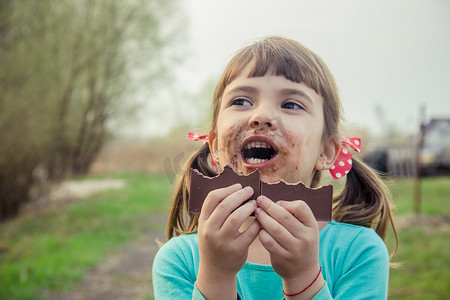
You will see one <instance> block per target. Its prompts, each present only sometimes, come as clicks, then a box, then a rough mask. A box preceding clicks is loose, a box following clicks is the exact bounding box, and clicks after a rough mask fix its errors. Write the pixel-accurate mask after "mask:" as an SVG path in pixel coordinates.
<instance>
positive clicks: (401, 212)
mask: <svg viewBox="0 0 450 300" xmlns="http://www.w3.org/2000/svg"><path fill="white" fill-rule="evenodd" d="M389 186H390V189H391V191H392V194H393V198H394V204H395V207H396V213H395V216H396V218H397V219H399V223H400V220H401V218H405V217H406V218H408V217H409V218H408V220H409V219H411V224H409V225H407V226H405V227H404V228H403V229H402V230H400V232H399V239H400V244H399V250H398V253H397V255H396V256H395V258H394V261H395V262H399V263H400V264H401V265H400V267H398V268H394V269H391V274H390V285H389V299H448V297H449V295H450V251H449V249H450V229H449V226H450V223H449V220H450V205H449V204H450V177H441V178H425V179H423V181H422V183H421V187H422V205H421V208H422V209H421V211H422V215H423V216H424V218H423V219H424V221H420V219H415V218H414V216H411V214H412V213H413V211H414V204H413V190H414V182H413V180H412V179H406V180H405V179H403V180H395V181H391V182H390V183H389ZM436 219H438V220H441V221H440V222H435V223H433V220H436ZM445 220H446V221H445ZM389 242H390V244H391V245H392V238H390V239H389Z"/></svg>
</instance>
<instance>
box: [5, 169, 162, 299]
mask: <svg viewBox="0 0 450 300" xmlns="http://www.w3.org/2000/svg"><path fill="white" fill-rule="evenodd" d="M96 178H97V179H98V178H99V177H96ZM100 178H101V177H100ZM115 178H120V179H123V180H125V181H126V182H127V186H126V187H125V188H123V189H120V190H110V191H105V192H102V193H99V194H96V195H94V196H92V197H89V198H87V199H84V200H82V201H77V202H75V203H72V204H69V205H66V206H64V207H63V208H61V207H59V208H58V209H53V210H49V211H47V212H45V213H43V214H41V215H39V217H36V216H33V215H28V216H24V217H21V218H18V219H16V220H13V221H10V222H8V223H5V224H1V225H0V249H2V252H3V253H2V254H1V256H0V278H1V280H0V299H39V298H38V297H37V295H38V291H40V290H47V289H50V290H59V291H64V290H69V289H70V288H72V287H73V286H74V284H75V283H76V282H77V281H78V280H80V279H82V278H83V276H84V274H85V273H86V271H87V270H89V269H91V268H92V267H94V266H95V265H97V264H98V263H99V262H100V261H101V259H102V258H103V257H104V255H105V254H107V253H108V252H110V251H111V250H113V249H115V248H117V247H119V246H121V245H123V244H124V243H125V242H126V241H128V240H130V239H132V238H133V237H136V236H137V235H138V234H139V233H140V232H142V231H143V230H145V229H146V228H144V225H142V224H144V219H145V218H148V217H149V215H150V213H152V212H155V211H160V212H162V211H164V212H166V211H167V207H168V204H169V203H168V199H169V197H168V195H169V189H170V187H169V183H168V181H167V179H166V178H165V177H163V176H148V175H121V176H116V177H115ZM147 223H148V222H147ZM161 226H162V228H163V227H164V224H161ZM147 229H148V228H147Z"/></svg>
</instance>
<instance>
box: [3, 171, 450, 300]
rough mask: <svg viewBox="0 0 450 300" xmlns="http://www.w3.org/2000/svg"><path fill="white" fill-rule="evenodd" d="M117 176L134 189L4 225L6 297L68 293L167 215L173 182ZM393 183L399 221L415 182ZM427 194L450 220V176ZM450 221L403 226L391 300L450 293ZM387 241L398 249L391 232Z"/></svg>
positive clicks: (428, 209) (435, 210) (428, 203)
mask: <svg viewBox="0 0 450 300" xmlns="http://www.w3.org/2000/svg"><path fill="white" fill-rule="evenodd" d="M90 178H93V177H90ZM95 178H99V177H95ZM114 178H120V179H123V180H125V181H126V182H127V186H126V187H125V188H123V189H120V190H111V191H105V192H102V193H100V194H96V195H95V196H93V197H90V198H87V199H84V200H81V201H77V202H74V203H72V204H68V205H65V206H64V207H63V208H61V207H60V208H58V209H53V210H49V211H47V212H45V213H43V214H41V215H39V217H33V216H31V215H30V216H27V217H21V218H18V219H16V220H13V221H10V222H8V223H5V224H1V225H0V299H39V298H37V297H36V295H37V294H38V293H37V292H38V291H40V290H48V289H53V290H69V289H70V288H72V287H73V286H74V284H75V283H76V282H77V281H78V280H80V279H81V278H83V276H84V275H85V273H86V272H87V271H88V270H89V269H91V268H92V267H94V266H95V265H97V264H98V263H99V262H100V261H101V259H102V258H103V257H104V256H105V255H106V254H107V253H109V252H110V251H112V250H114V249H116V248H118V247H120V246H122V245H123V244H124V243H125V242H127V241H128V240H130V239H132V238H133V237H136V236H137V235H138V234H139V233H140V232H142V231H144V230H146V229H148V228H145V226H147V225H143V224H144V223H145V222H143V220H144V219H145V218H147V217H148V216H149V214H151V213H152V212H154V211H159V212H163V211H164V212H167V209H168V206H169V198H170V197H169V195H170V184H169V181H168V179H167V178H166V177H165V176H150V175H120V176H114ZM389 187H390V189H391V191H392V194H393V197H394V204H395V206H396V213H395V215H396V218H398V219H401V218H404V217H405V216H409V215H411V214H412V212H413V199H412V191H413V181H412V180H409V179H406V180H405V179H398V180H391V181H389ZM422 193H423V203H422V211H423V214H424V215H426V216H432V217H434V216H440V217H446V218H447V220H448V218H450V206H449V205H448V204H449V200H450V199H449V198H450V177H446V178H433V179H425V180H424V181H423V183H422ZM447 223H448V222H447ZM446 226H447V227H445V226H440V227H439V226H437V227H433V226H428V225H427V226H425V225H423V224H422V223H420V222H417V223H416V222H414V224H411V226H406V227H404V228H403V229H402V230H400V232H399V236H400V245H399V251H398V253H397V255H396V256H395V259H394V261H395V262H400V263H401V266H400V267H398V268H396V269H392V270H391V277H390V287H389V295H390V297H389V298H390V299H447V298H448V295H449V294H450V288H449V278H450V252H449V251H448V249H449V246H450V245H449V241H450V232H449V229H448V224H447V225H446ZM163 227H164V224H161V228H163ZM388 244H389V248H392V244H393V243H392V236H390V238H389V239H388ZM148 298H149V299H152V297H151V295H149V297H148Z"/></svg>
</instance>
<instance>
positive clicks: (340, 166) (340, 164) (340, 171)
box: [330, 137, 361, 179]
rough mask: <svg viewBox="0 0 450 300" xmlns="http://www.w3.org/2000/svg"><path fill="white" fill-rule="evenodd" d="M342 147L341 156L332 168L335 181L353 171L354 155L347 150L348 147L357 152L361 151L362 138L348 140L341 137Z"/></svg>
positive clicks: (331, 171)
mask: <svg viewBox="0 0 450 300" xmlns="http://www.w3.org/2000/svg"><path fill="white" fill-rule="evenodd" d="M341 142H342V147H341V152H339V156H338V158H337V159H336V161H335V162H334V165H333V166H332V167H331V168H330V173H331V176H333V178H334V179H339V178H341V177H343V176H345V175H347V174H348V172H350V170H351V169H352V163H353V161H352V154H351V153H350V151H348V149H347V145H349V146H350V147H352V148H353V149H354V150H355V151H357V152H359V151H361V139H360V138H348V137H341Z"/></svg>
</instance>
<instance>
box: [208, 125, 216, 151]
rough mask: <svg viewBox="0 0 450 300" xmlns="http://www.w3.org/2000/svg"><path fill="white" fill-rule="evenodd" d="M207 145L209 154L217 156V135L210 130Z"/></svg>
mask: <svg viewBox="0 0 450 300" xmlns="http://www.w3.org/2000/svg"><path fill="white" fill-rule="evenodd" d="M208 145H209V152H211V154H212V155H214V154H217V152H218V142H217V135H216V133H215V132H214V131H213V130H211V131H210V132H209V133H208Z"/></svg>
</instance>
